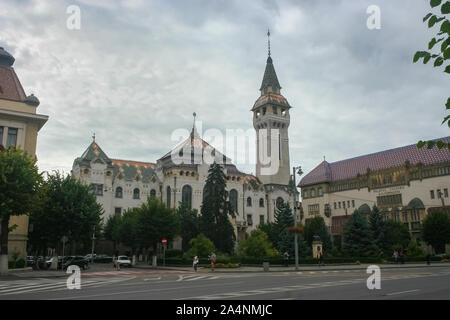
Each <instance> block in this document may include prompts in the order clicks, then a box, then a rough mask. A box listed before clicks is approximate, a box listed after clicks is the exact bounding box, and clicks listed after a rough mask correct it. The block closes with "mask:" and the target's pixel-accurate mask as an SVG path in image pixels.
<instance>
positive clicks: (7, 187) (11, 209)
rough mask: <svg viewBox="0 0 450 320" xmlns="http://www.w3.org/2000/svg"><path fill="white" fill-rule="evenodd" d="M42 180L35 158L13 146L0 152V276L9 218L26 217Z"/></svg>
mask: <svg viewBox="0 0 450 320" xmlns="http://www.w3.org/2000/svg"><path fill="white" fill-rule="evenodd" d="M41 181H42V177H41V175H40V174H39V173H38V168H37V166H36V160H35V158H32V157H30V156H29V155H28V154H27V153H26V152H23V151H22V150H20V149H16V148H14V147H11V148H8V149H7V150H4V149H3V147H2V149H1V150H0V228H1V229H0V231H1V232H0V233H1V235H0V274H5V273H7V272H8V234H9V232H10V228H9V222H10V217H11V216H19V215H25V214H29V213H30V211H31V210H32V208H33V203H34V201H35V199H36V197H37V195H38V190H39V185H40V183H41Z"/></svg>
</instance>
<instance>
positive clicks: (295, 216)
mask: <svg viewBox="0 0 450 320" xmlns="http://www.w3.org/2000/svg"><path fill="white" fill-rule="evenodd" d="M297 169H298V174H299V175H301V174H302V173H303V172H302V169H301V167H300V166H298V167H292V175H293V178H294V227H297V182H296V179H295V170H297ZM297 238H298V235H297V231H296V229H295V232H294V250H295V270H298V241H297Z"/></svg>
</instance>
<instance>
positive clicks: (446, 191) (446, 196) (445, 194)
mask: <svg viewBox="0 0 450 320" xmlns="http://www.w3.org/2000/svg"><path fill="white" fill-rule="evenodd" d="M444 198H448V189H444Z"/></svg>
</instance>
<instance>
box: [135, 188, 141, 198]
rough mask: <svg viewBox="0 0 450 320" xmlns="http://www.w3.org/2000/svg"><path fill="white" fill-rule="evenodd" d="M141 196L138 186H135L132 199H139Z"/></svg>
mask: <svg viewBox="0 0 450 320" xmlns="http://www.w3.org/2000/svg"><path fill="white" fill-rule="evenodd" d="M140 198H141V192H140V191H139V188H135V189H134V190H133V199H140Z"/></svg>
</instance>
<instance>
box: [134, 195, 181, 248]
mask: <svg viewBox="0 0 450 320" xmlns="http://www.w3.org/2000/svg"><path fill="white" fill-rule="evenodd" d="M136 210H137V214H138V216H137V234H138V239H137V242H138V244H139V245H140V247H141V248H153V250H154V251H156V247H157V244H158V243H159V242H160V241H161V239H163V238H166V239H167V240H168V241H171V240H172V239H173V238H174V236H175V235H177V234H178V233H179V220H178V218H177V216H176V214H175V211H174V210H173V209H171V208H168V207H167V206H166V205H165V204H164V203H162V202H161V201H160V200H159V199H156V198H154V197H148V198H147V202H145V203H143V204H142V206H141V207H140V208H138V209H136Z"/></svg>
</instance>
